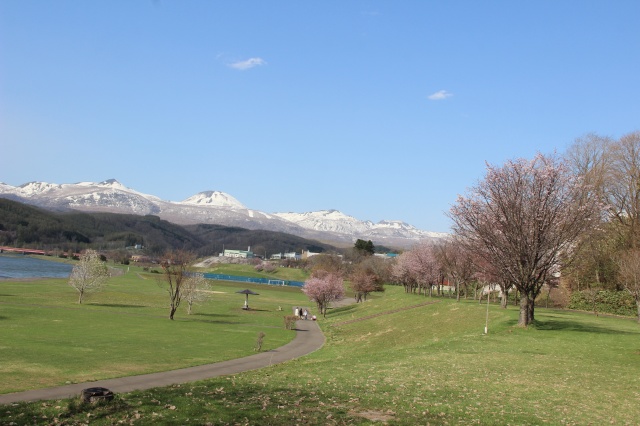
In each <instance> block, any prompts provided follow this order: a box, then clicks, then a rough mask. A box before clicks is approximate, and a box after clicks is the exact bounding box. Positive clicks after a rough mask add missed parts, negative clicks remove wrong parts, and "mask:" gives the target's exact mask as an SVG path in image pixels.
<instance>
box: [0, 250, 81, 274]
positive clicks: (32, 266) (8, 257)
mask: <svg viewBox="0 0 640 426" xmlns="http://www.w3.org/2000/svg"><path fill="white" fill-rule="evenodd" d="M72 269H73V266H72V265H69V264H66V263H60V262H54V261H51V260H44V259H38V258H34V257H29V256H23V255H19V254H17V255H16V254H0V279H3V278H4V279H7V278H68V277H69V274H70V273H71V270H72Z"/></svg>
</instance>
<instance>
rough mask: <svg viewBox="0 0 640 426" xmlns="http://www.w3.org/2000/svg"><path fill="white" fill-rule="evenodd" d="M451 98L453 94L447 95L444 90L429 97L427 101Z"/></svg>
mask: <svg viewBox="0 0 640 426" xmlns="http://www.w3.org/2000/svg"><path fill="white" fill-rule="evenodd" d="M451 96H453V93H449V92H447V91H446V90H440V91H438V92H436V93H433V94H431V95H429V99H430V100H432V101H443V100H445V99H447V98H450V97H451Z"/></svg>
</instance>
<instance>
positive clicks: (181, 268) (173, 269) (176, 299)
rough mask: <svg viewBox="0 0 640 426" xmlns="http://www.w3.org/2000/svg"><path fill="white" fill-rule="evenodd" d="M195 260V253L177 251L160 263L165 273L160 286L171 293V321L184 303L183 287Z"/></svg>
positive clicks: (165, 256)
mask: <svg viewBox="0 0 640 426" xmlns="http://www.w3.org/2000/svg"><path fill="white" fill-rule="evenodd" d="M194 259H195V256H194V255H193V253H191V252H188V251H184V250H177V251H169V252H167V253H165V254H164V256H163V260H162V262H161V263H160V266H161V267H162V271H163V273H162V276H161V277H160V278H159V284H160V286H162V287H164V288H165V289H166V290H167V292H168V293H169V319H171V320H173V316H174V315H175V313H176V311H177V310H178V306H180V302H181V301H182V298H183V295H184V294H183V290H184V288H183V286H184V283H185V281H186V280H187V278H188V272H187V268H188V267H189V265H191V263H192V262H193V260H194Z"/></svg>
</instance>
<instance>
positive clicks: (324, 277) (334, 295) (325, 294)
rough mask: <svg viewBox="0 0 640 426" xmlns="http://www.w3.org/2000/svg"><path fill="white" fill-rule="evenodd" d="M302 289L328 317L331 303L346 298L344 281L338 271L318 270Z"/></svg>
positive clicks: (323, 314)
mask: <svg viewBox="0 0 640 426" xmlns="http://www.w3.org/2000/svg"><path fill="white" fill-rule="evenodd" d="M302 291H303V292H304V294H306V295H307V297H309V300H311V301H312V302H315V303H316V305H317V306H318V310H319V311H320V313H321V314H322V316H324V317H326V316H327V308H328V307H329V304H330V303H331V302H335V301H338V300H341V299H342V298H344V282H343V279H342V277H341V276H340V275H338V274H336V273H333V272H326V271H317V272H316V273H314V275H313V276H312V277H311V278H309V279H308V280H307V281H305V283H304V286H303V287H302Z"/></svg>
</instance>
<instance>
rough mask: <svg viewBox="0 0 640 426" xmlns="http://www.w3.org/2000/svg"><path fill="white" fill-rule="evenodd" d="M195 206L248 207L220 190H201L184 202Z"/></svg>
mask: <svg viewBox="0 0 640 426" xmlns="http://www.w3.org/2000/svg"><path fill="white" fill-rule="evenodd" d="M182 204H191V205H194V206H213V207H231V208H236V209H246V207H245V206H244V205H243V204H242V203H241V202H240V201H238V200H236V199H235V198H233V197H232V196H231V195H229V194H226V193H224V192H220V191H205V192H199V193H197V194H196V195H193V196H191V197H189V198H187V199H186V200H184V201H183V202H182Z"/></svg>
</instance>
